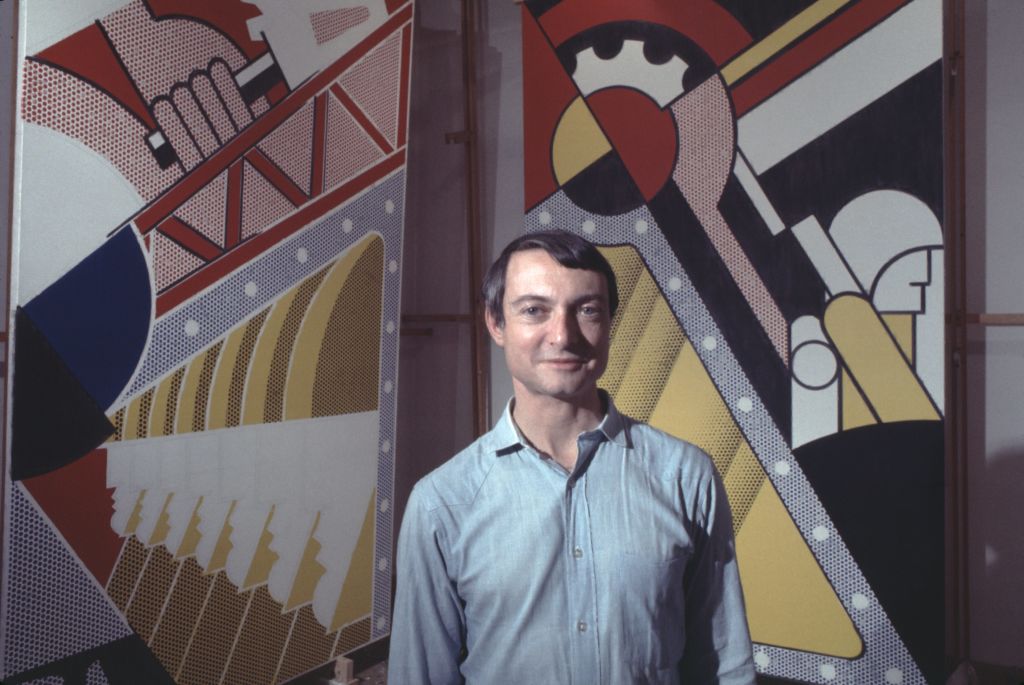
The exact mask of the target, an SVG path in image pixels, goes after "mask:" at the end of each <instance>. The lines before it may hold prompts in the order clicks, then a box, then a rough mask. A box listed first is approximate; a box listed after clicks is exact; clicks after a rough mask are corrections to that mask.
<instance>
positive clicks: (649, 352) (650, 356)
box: [615, 296, 685, 421]
mask: <svg viewBox="0 0 1024 685" xmlns="http://www.w3.org/2000/svg"><path fill="white" fill-rule="evenodd" d="M684 342H685V338H684V337H683V332H682V331H681V330H679V324H678V323H677V322H676V319H675V315H674V314H673V313H672V310H671V309H669V306H668V302H666V301H665V298H664V297H660V296H659V297H657V298H655V300H654V306H653V307H652V308H651V315H650V317H649V318H648V320H647V325H646V326H645V327H644V328H643V334H642V335H641V336H640V338H639V339H638V340H637V341H636V343H635V344H634V346H633V353H632V354H631V355H630V358H629V366H628V367H627V368H626V373H625V375H624V376H623V379H622V383H620V384H619V389H618V391H617V392H616V394H615V404H616V406H618V407H620V408H621V409H622V410H623V411H624V412H625V413H627V414H629V415H630V416H634V417H636V418H637V419H639V420H641V421H646V420H647V419H648V417H649V416H650V415H651V412H652V410H653V409H654V406H655V403H656V402H657V401H658V395H659V392H658V391H659V390H660V389H662V388H663V387H664V385H665V379H666V376H667V374H666V369H670V368H672V365H673V362H674V361H675V359H676V357H677V356H678V355H679V351H680V349H681V348H682V347H683V343H684Z"/></svg>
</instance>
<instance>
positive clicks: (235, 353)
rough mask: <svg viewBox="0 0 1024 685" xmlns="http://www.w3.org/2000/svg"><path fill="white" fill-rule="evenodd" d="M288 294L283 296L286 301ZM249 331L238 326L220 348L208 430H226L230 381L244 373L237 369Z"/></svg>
mask: <svg viewBox="0 0 1024 685" xmlns="http://www.w3.org/2000/svg"><path fill="white" fill-rule="evenodd" d="M287 297H288V294H286V295H285V298H283V299H287ZM248 329H249V326H248V323H247V324H246V325H244V326H239V327H238V328H236V329H235V330H233V331H231V333H229V334H228V337H227V338H225V339H224V345H223V346H222V347H221V352H220V361H218V362H217V371H216V373H214V376H213V384H212V385H211V387H210V404H209V408H208V409H207V413H206V425H207V427H208V428H209V429H210V430H214V429H216V428H226V427H227V426H228V425H229V422H228V406H229V405H230V403H231V389H232V385H233V383H232V381H233V380H234V377H235V374H236V373H239V372H241V373H244V372H245V371H244V369H242V370H239V369H238V357H239V352H240V351H241V349H242V343H243V342H244V340H245V332H246V331H247V330H248Z"/></svg>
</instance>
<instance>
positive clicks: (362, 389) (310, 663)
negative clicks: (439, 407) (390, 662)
mask: <svg viewBox="0 0 1024 685" xmlns="http://www.w3.org/2000/svg"><path fill="white" fill-rule="evenodd" d="M18 21H19V36H18V48H19V56H18V59H19V70H18V95H17V124H16V138H15V193H14V197H13V212H14V241H13V243H12V245H13V250H12V295H11V298H12V302H11V305H12V307H11V310H12V319H13V339H12V343H13V344H12V348H13V349H12V357H11V358H12V368H11V370H12V372H13V392H12V394H11V404H10V416H9V417H8V426H9V430H10V440H9V442H10V445H11V448H10V454H9V461H8V464H9V466H10V468H9V471H8V473H5V478H4V498H5V511H6V517H5V530H4V542H5V548H6V549H5V554H4V564H3V569H2V572H3V583H2V592H3V598H2V600H3V601H2V606H3V609H2V616H0V631H2V632H0V643H2V644H0V649H2V652H0V679H2V680H3V682H5V683H30V682H31V683H47V684H54V685H56V684H59V683H65V682H67V683H71V682H78V683H85V682H88V683H90V684H92V683H111V684H113V685H116V684H118V683H125V684H128V683H140V682H146V683H162V682H167V683H170V682H176V683H194V684H196V685H210V684H211V683H221V682H223V683H239V682H244V683H279V682H286V681H288V680H291V679H293V678H294V677H296V676H298V675H300V674H302V673H304V672H307V671H309V670H310V669H313V668H315V667H317V666H320V665H321V664H324V663H326V662H328V661H330V660H331V659H333V658H334V657H336V656H337V655H339V654H344V653H346V652H348V651H350V650H352V649H355V648H357V647H360V646H362V645H365V644H367V643H369V642H370V641H371V640H375V639H377V638H380V637H382V636H385V635H387V634H388V632H389V624H388V621H389V614H390V592H391V560H390V555H391V547H392V545H391V536H392V508H393V507H392V500H391V498H392V485H393V455H394V440H395V438H394V428H395V397H396V394H397V380H398V379H397V351H398V316H399V302H398V298H399V292H400V288H399V286H400V283H399V277H400V272H401V268H400V267H401V258H402V226H403V216H404V209H403V208H404V194H405V159H406V146H407V140H406V136H407V128H408V127H407V112H408V92H409V79H410V55H411V47H412V44H411V41H412V4H411V3H410V2H406V1H403V0H379V1H377V0H371V1H370V2H355V3H343V2H335V1H333V0H328V1H327V2H320V1H312V0H308V1H307V0H296V1H293V2H279V1H276V0H253V1H252V2H242V1H241V0H223V1H219V2H216V3H207V2H199V1H198V0H130V1H126V0H86V1H84V2H76V3H63V2H52V1H48V0H23V1H22V2H21V3H20V4H19V19H18Z"/></svg>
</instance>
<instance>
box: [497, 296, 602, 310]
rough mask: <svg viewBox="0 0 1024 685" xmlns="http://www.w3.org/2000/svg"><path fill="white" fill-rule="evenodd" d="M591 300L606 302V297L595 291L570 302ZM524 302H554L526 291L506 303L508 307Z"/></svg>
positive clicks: (577, 302) (576, 302)
mask: <svg viewBox="0 0 1024 685" xmlns="http://www.w3.org/2000/svg"><path fill="white" fill-rule="evenodd" d="M593 300H597V301H598V302H601V303H605V304H607V301H608V298H607V297H605V296H604V295H602V294H601V293H599V292H597V293H586V294H584V295H582V296H581V297H578V298H576V299H575V300H573V301H572V302H571V303H570V304H581V303H583V302H591V301H593ZM524 302H544V303H550V302H554V300H553V299H551V298H550V297H545V296H544V295H536V294H532V293H527V294H526V295H520V296H519V297H517V298H516V299H514V300H511V301H510V302H509V303H508V304H509V306H510V307H514V306H515V305H517V304H523V303H524Z"/></svg>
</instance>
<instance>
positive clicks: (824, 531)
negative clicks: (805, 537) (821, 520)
mask: <svg viewBox="0 0 1024 685" xmlns="http://www.w3.org/2000/svg"><path fill="white" fill-rule="evenodd" d="M811 535H813V536H814V539H815V540H817V541H818V542H825V540H828V536H829V532H828V528H826V527H825V526H816V527H815V528H814V530H813V531H811Z"/></svg>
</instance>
